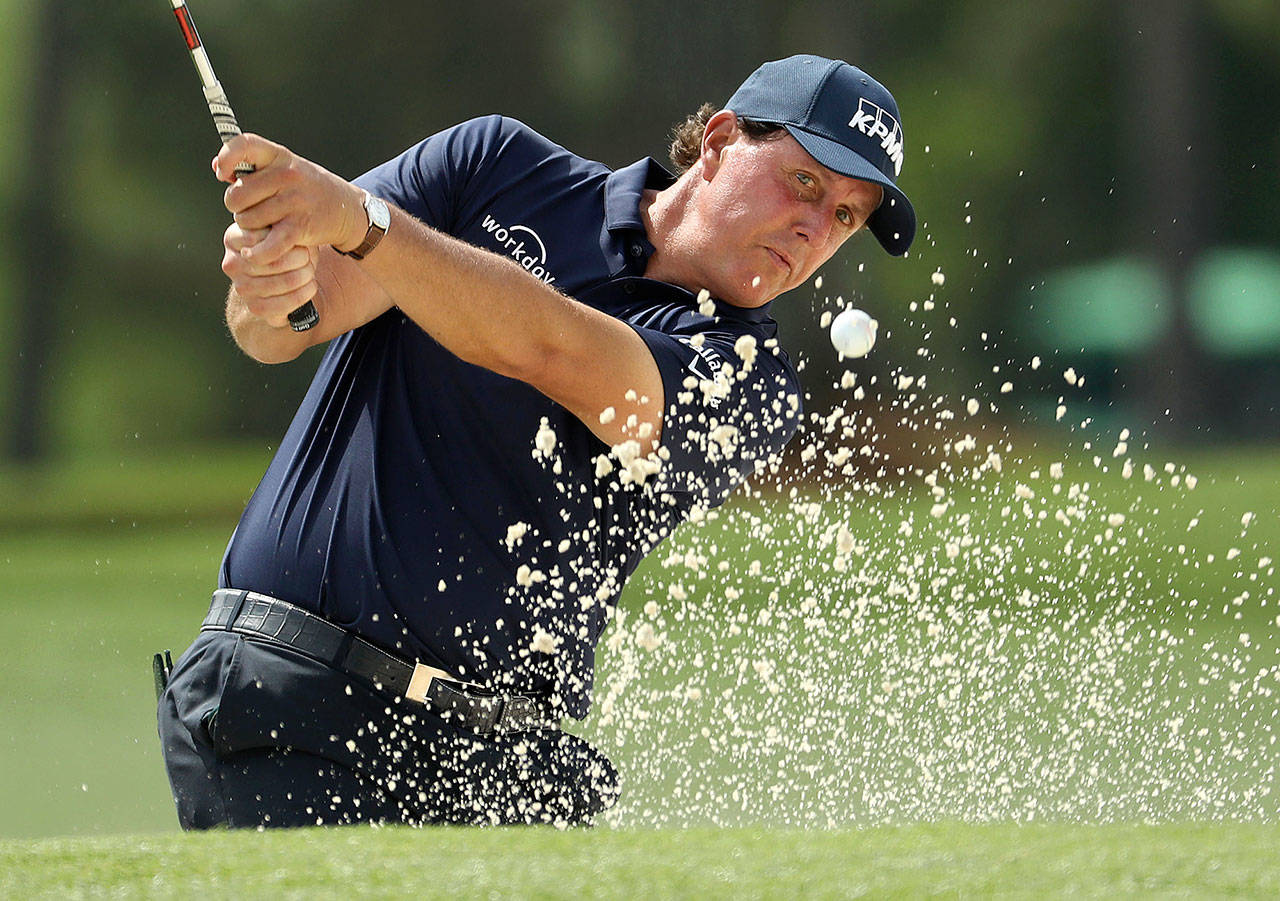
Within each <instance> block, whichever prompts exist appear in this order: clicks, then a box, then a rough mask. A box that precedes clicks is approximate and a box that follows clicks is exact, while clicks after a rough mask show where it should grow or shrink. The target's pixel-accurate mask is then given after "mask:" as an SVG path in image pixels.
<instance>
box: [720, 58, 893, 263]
mask: <svg viewBox="0 0 1280 901" xmlns="http://www.w3.org/2000/svg"><path fill="white" fill-rule="evenodd" d="M725 108H726V109H730V110H733V111H734V112H735V113H737V114H738V115H739V116H742V117H744V118H747V119H755V120H756V121H758V122H772V123H776V124H778V125H782V126H784V127H785V128H786V129H787V131H788V132H790V133H791V136H792V137H793V138H795V139H796V140H797V141H799V142H800V146H801V147H803V148H804V149H805V150H806V151H808V153H809V155H810V156H812V157H813V158H814V159H815V160H817V161H818V162H819V163H821V164H822V165H824V166H826V167H827V168H828V169H830V170H832V171H833V172H838V173H840V174H841V175H847V176H849V177H850V178H858V179H862V180H863V181H870V182H875V183H876V184H878V185H880V186H882V187H883V188H884V200H883V201H882V202H881V204H880V207H879V208H878V209H877V210H876V211H875V212H874V213H872V214H871V217H870V218H869V219H868V220H867V227H868V228H869V229H871V233H872V234H873V235H875V236H876V238H877V239H878V240H879V241H880V244H881V246H882V247H884V249H885V250H887V251H889V253H891V254H893V255H894V256H901V255H902V254H904V253H906V252H907V248H909V247H910V246H911V241H912V239H914V238H915V236H916V211H915V209H914V208H913V207H912V206H911V201H909V200H907V195H906V194H903V193H902V192H901V191H900V190H898V185H897V180H898V176H899V175H900V174H901V173H902V118H901V116H899V114H898V104H896V103H895V102H894V100H893V95H892V94H890V93H889V92H888V90H886V89H885V86H884V85H882V84H880V82H878V81H876V80H875V79H874V78H872V77H871V76H870V75H868V74H867V73H866V72H863V71H862V70H861V69H858V68H855V67H854V66H851V65H849V64H848V63H846V62H841V61H840V60H835V59H827V58H825V57H822V56H811V55H808V54H802V55H800V56H791V57H788V58H787V59H780V60H775V61H774V62H770V63H765V64H764V65H763V66H761V67H760V68H759V69H756V70H755V71H754V72H752V73H751V75H750V76H749V77H748V78H747V80H746V81H744V82H743V83H742V86H741V87H740V88H738V90H737V91H735V92H734V94H733V96H732V97H730V98H729V102H728V103H726V104H725Z"/></svg>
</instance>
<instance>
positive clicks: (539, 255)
mask: <svg viewBox="0 0 1280 901" xmlns="http://www.w3.org/2000/svg"><path fill="white" fill-rule="evenodd" d="M480 225H481V227H482V228H484V230H485V232H487V233H488V234H489V235H490V236H491V237H492V238H493V240H494V242H495V243H496V244H497V245H498V250H499V252H500V253H506V254H508V255H509V256H510V257H511V258H512V259H513V260H515V261H516V262H517V263H519V264H520V265H521V266H523V267H524V269H525V270H526V271H527V272H529V273H531V274H532V275H534V276H535V277H537V278H540V279H542V280H543V281H544V282H546V283H547V284H548V285H550V284H551V283H553V282H554V281H555V280H556V277H555V276H554V275H552V274H551V273H550V272H548V271H547V245H546V244H543V243H542V238H540V237H538V233H537V232H536V231H534V230H533V229H531V228H529V226H527V225H512V226H510V227H508V226H505V225H503V224H502V223H501V222H499V221H498V220H497V219H494V218H493V217H492V216H490V215H489V214H488V213H485V214H484V219H482V220H481V221H480Z"/></svg>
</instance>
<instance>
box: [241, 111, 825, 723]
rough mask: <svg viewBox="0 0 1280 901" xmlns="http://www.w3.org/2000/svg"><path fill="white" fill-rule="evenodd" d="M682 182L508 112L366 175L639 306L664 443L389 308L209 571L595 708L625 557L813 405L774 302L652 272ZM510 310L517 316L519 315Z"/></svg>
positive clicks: (467, 234)
mask: <svg viewBox="0 0 1280 901" xmlns="http://www.w3.org/2000/svg"><path fill="white" fill-rule="evenodd" d="M671 182H672V178H671V176H670V175H669V174H668V173H667V172H666V171H664V170H663V169H662V167H661V166H659V165H658V164H657V163H655V162H654V161H653V160H649V159H646V160H642V161H640V162H638V163H635V164H633V165H631V166H628V167H626V168H624V169H620V170H618V171H616V172H611V171H610V170H609V169H608V168H607V167H606V166H604V165H602V164H600V163H596V162H591V161H589V160H585V159H582V158H581V157H578V156H576V155H574V154H572V153H570V152H568V151H567V150H565V149H564V148H562V147H559V146H557V145H555V144H553V143H551V142H550V141H548V140H547V139H546V138H544V137H542V136H541V135H539V134H537V133H536V132H534V131H532V130H531V129H529V128H528V127H526V126H524V125H522V124H521V123H519V122H516V121H514V120H512V119H508V118H503V117H500V116H491V117H487V118H482V119H475V120H472V121H470V122H466V123H463V124H462V125H458V126H456V127H454V128H451V129H449V130H447V131H444V132H441V133H439V134H437V135H434V136H432V137H430V138H427V139H426V140H425V141H423V142H422V143H420V144H418V145H417V146H415V147H413V148H411V149H409V150H408V151H406V152H405V153H403V154H402V155H400V156H399V157H397V158H395V159H393V160H391V161H390V162H388V163H386V164H384V165H382V166H380V167H378V168H376V169H374V170H373V171H371V172H369V173H367V174H366V175H364V176H363V177H361V178H360V179H359V180H358V184H360V185H361V186H362V187H364V188H366V189H368V190H369V191H371V192H372V193H373V194H375V195H377V196H380V197H382V198H384V199H386V200H388V201H389V202H392V203H395V204H396V205H398V206H400V207H401V208H403V209H404V210H406V211H407V212H409V213H411V214H413V215H414V216H416V217H418V218H419V219H421V220H422V221H423V222H425V223H427V224H428V225H430V226H432V227H434V228H437V229H439V230H441V231H444V232H447V233H449V234H452V235H455V236H457V237H459V238H461V239H463V240H466V241H468V242H470V243H472V244H474V245H476V246H477V247H481V248H484V249H486V250H489V251H492V252H494V253H498V254H502V255H504V256H508V257H510V258H511V259H513V260H515V261H516V262H517V263H518V264H519V265H520V266H522V267H523V268H524V269H525V270H527V271H528V272H529V274H530V275H531V277H534V278H538V279H541V280H542V281H544V282H546V283H547V284H548V285H550V286H552V287H553V288H555V289H557V290H559V291H561V292H563V293H565V294H567V295H569V296H571V297H573V298H575V299H577V300H578V301H580V302H582V303H585V304H589V305H590V306H592V307H595V308H597V309H599V310H602V311H604V312H606V313H608V314H609V315H612V316H615V317H617V318H618V319H621V320H622V321H624V322H626V323H628V324H629V325H630V326H631V327H632V328H634V329H635V330H636V332H637V333H638V334H639V335H640V337H641V338H642V339H643V340H644V341H645V343H646V344H647V345H648V347H649V349H650V350H651V351H652V353H653V356H654V359H655V360H656V361H657V364H658V368H659V370H660V372H661V374H662V384H663V390H664V392H665V397H664V409H665V413H664V419H663V431H662V446H661V448H660V449H659V452H658V454H657V456H656V457H655V458H652V459H650V460H647V461H646V460H643V459H642V460H639V461H637V460H635V459H633V457H634V454H632V453H630V452H629V451H628V449H627V448H619V449H611V448H610V447H609V446H608V445H606V444H605V443H604V442H602V441H600V440H599V439H598V438H596V437H595V435H593V434H592V433H591V431H590V430H589V429H588V428H587V427H586V426H585V425H584V424H583V423H582V422H580V421H579V420H578V419H577V418H576V417H574V416H573V415H572V414H571V413H569V412H568V411H567V410H565V409H564V408H563V407H561V406H559V405H558V404H556V403H555V402H553V401H551V400H550V399H548V398H547V397H545V396H544V395H543V394H541V393H540V392H538V391H537V390H536V389H534V388H533V387H531V386H529V385H527V384H525V383H523V382H519V381H516V380H513V379H509V378H506V377H504V376H501V375H498V374H496V373H493V372H490V371H488V370H486V369H483V368H480V367H477V366H474V365H472V364H469V363H465V362H463V361H462V360H460V359H458V358H457V357H455V356H454V355H453V354H452V353H450V352H449V351H448V350H446V349H445V348H444V347H442V346H441V345H440V344H439V343H437V342H436V341H435V340H434V339H432V337H431V336H430V335H428V334H427V333H426V332H424V331H423V330H422V329H421V328H419V327H418V326H417V325H416V324H415V323H414V322H413V321H412V320H410V319H409V318H408V317H406V316H405V315H404V314H403V313H402V312H400V310H399V309H397V308H393V309H391V310H390V311H388V312H387V313H385V314H384V315H382V316H380V317H379V318H377V319H376V320H374V321H372V322H370V323H368V324H367V325H364V326H362V327H361V328H358V329H355V330H353V331H351V332H348V333H347V334H345V335H342V336H340V337H338V338H335V339H334V340H333V341H332V342H330V344H329V347H328V349H327V351H326V353H325V355H324V358H323V360H322V361H321V363H320V367H319V369H318V371H317V372H316V375H315V379H314V381H313V382H312V384H311V387H310V389H309V390H308V392H307V394H306V397H305V398H304V399H303V401H302V405H301V406H300V407H299V409H298V412H297V414H296V415H295V417H294V419H293V422H292V424H291V425H290V427H289V430H288V432H287V433H286V435H285V437H284V439H283V441H282V442H281V445H280V448H279V450H278V451H277V453H276V455H275V458H274V459H273V460H272V462H271V465H270V466H269V468H268V469H267V472H266V475H265V476H264V477H263V480H262V483H261V484H260V485H259V486H258V488H257V490H256V491H255V492H254V494H253V497H252V498H251V499H250V501H249V504H248V507H247V509H246V510H245V512H244V515H243V517H242V518H241V520H240V523H239V525H238V526H237V528H236V531H235V533H234V535H233V536H232V538H231V541H230V544H229V545H228V547H227V552H226V556H225V558H224V560H223V564H222V570H221V574H220V579H219V583H220V585H222V586H223V587H233V588H246V589H252V590H254V591H260V592H263V593H265V594H269V595H273V596H275V597H278V598H282V599H284V600H287V601H290V602H292V603H294V604H298V605H300V606H302V607H305V608H308V609H310V610H313V611H315V612H316V613H318V614H319V615H321V616H323V617H325V618H326V619H328V620H330V621H331V622H335V623H338V624H340V625H342V626H345V627H347V628H349V629H352V630H353V631H356V632H358V633H360V634H361V635H363V636H365V637H366V638H368V639H369V640H371V641H374V642H376V643H378V644H380V645H382V646H383V647H385V648H387V649H388V650H391V651H393V652H395V653H397V654H399V655H401V656H402V657H405V658H410V659H415V658H416V659H422V660H424V661H427V662H431V663H434V664H435V665H437V666H442V667H444V668H445V669H447V670H449V671H450V672H452V673H454V674H455V675H457V676H458V677H460V678H463V679H466V680H469V681H474V682H478V683H481V684H485V685H488V686H491V687H493V688H495V689H503V688H506V689H514V690H524V691H529V690H550V691H552V693H553V697H555V698H557V699H558V701H559V703H560V704H561V705H562V709H563V712H564V713H565V714H566V715H569V716H575V717H582V716H584V715H585V714H586V711H587V708H588V705H589V703H590V689H591V682H592V669H593V662H594V648H595V645H596V642H597V640H598V639H599V636H600V633H601V632H602V631H603V629H604V627H605V625H606V623H607V621H608V617H609V616H610V614H611V613H612V609H613V605H614V604H615V603H616V600H617V596H618V594H619V592H620V591H621V589H622V585H623V583H624V582H625V580H626V578H627V577H628V576H629V575H630V574H631V573H632V571H633V570H634V569H635V568H636V566H637V565H638V563H639V562H640V560H641V559H642V558H643V557H644V555H645V554H647V553H648V552H649V551H651V550H652V549H653V548H654V547H655V546H656V545H657V544H658V543H659V542H661V541H662V539H663V538H664V537H665V536H666V535H667V534H669V533H670V531H671V530H672V529H673V528H674V527H675V526H676V525H677V524H679V523H680V522H681V521H682V520H683V519H685V518H686V517H687V516H688V514H689V511H690V509H692V508H693V507H694V506H704V507H706V506H714V505H716V504H718V503H721V502H722V501H723V500H724V499H725V497H726V496H727V495H728V493H729V492H730V491H731V490H732V488H733V487H734V485H736V484H738V483H739V482H740V481H741V480H742V479H743V478H744V477H745V476H747V475H749V474H750V473H751V472H752V470H753V469H754V468H756V467H757V466H761V465H763V464H764V463H765V462H766V461H767V460H768V458H769V457H770V455H772V454H774V453H776V452H777V451H778V450H780V449H781V448H782V446H783V445H784V444H785V443H786V442H787V440H788V439H789V438H790V437H791V435H792V434H793V433H794V432H795V429H796V427H797V424H798V422H799V419H800V395H801V392H800V387H799V383H798V379H797V377H796V374H795V370H794V369H793V368H792V366H791V363H790V362H789V361H788V359H787V357H786V355H785V354H784V353H783V352H782V351H781V350H780V349H779V348H778V347H777V341H776V333H777V325H776V323H775V322H774V321H773V320H772V319H771V318H769V312H768V308H767V307H761V308H758V309H754V310H745V309H739V308H737V307H733V306H731V305H728V304H724V303H720V302H718V301H717V302H716V303H715V311H714V314H713V315H710V316H708V315H704V314H703V313H701V312H699V309H698V303H697V299H696V298H695V297H694V296H693V295H692V294H691V293H690V292H688V291H686V290H684V289H683V288H679V287H676V286H673V285H669V284H666V283H663V282H659V281H655V280H652V279H646V278H644V277H643V272H644V269H645V265H646V263H647V261H648V258H649V256H650V254H651V253H652V252H653V247H652V245H651V244H650V243H649V241H648V239H647V238H646V235H645V230H644V225H643V222H642V219H641V216H640V203H641V198H642V194H643V192H644V191H645V190H646V189H650V188H653V189H662V188H664V187H666V186H667V185H669V184H671ZM509 326H510V332H511V340H513V341H518V340H520V333H521V328H520V322H519V321H513V322H511V323H509ZM552 438H554V443H552V441H551V440H550V439H552ZM654 470H656V472H655V471H654Z"/></svg>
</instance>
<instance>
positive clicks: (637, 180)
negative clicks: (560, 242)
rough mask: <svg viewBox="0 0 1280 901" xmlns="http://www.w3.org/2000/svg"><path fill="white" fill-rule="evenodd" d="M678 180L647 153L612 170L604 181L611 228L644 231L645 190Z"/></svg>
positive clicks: (608, 220)
mask: <svg viewBox="0 0 1280 901" xmlns="http://www.w3.org/2000/svg"><path fill="white" fill-rule="evenodd" d="M675 180H676V179H675V176H674V175H672V174H671V173H670V172H668V171H667V170H666V169H664V168H663V167H662V165H661V164H660V163H659V162H658V161H657V160H655V159H654V158H653V157H645V158H644V159H642V160H639V161H637V162H634V163H632V164H631V165H630V166H627V167H626V168H623V169H619V170H617V171H616V172H613V173H612V174H610V175H609V177H608V178H607V179H606V180H605V183H604V222H605V227H606V228H608V229H609V231H616V230H618V229H639V230H641V231H644V220H643V219H641V218H640V201H641V200H642V199H643V197H644V192H645V191H646V190H647V189H649V188H653V189H654V190H657V191H661V190H662V189H663V188H667V187H670V186H671V185H673V184H675Z"/></svg>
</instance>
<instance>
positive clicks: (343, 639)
mask: <svg viewBox="0 0 1280 901" xmlns="http://www.w3.org/2000/svg"><path fill="white" fill-rule="evenodd" d="M200 630H201V631H202V632H208V631H216V630H225V631H228V632H236V633H239V634H241V635H252V636H255V637H258V638H265V639H267V640H268V641H271V642H274V643H276V644H280V645H284V646H285V647H289V648H293V649H294V650H296V651H301V652H302V653H303V654H306V655H307V656H308V657H311V658H312V659H314V660H317V661H319V662H321V663H324V664H326V665H328V666H330V667H332V668H333V669H336V670H338V671H339V672H343V673H346V674H348V675H351V676H355V677H356V678H358V679H361V680H363V681H364V682H366V683H368V684H369V685H371V686H372V687H373V688H375V689H376V690H378V691H381V692H384V693H388V694H391V695H394V696H396V697H403V698H406V699H408V700H410V701H416V702H418V703H419V704H425V705H426V706H428V707H431V708H432V709H434V710H435V711H436V712H438V713H439V714H440V715H441V716H443V717H444V718H445V719H446V720H448V721H450V722H453V723H455V724H457V725H461V726H462V727H464V728H466V729H470V730H471V731H472V732H476V733H479V734H481V735H484V734H489V733H493V732H522V731H525V730H529V729H558V728H560V722H559V719H558V718H556V717H554V716H553V715H552V714H551V712H550V710H549V708H548V703H547V701H546V699H545V698H544V697H543V696H541V695H531V694H509V695H498V694H493V693H490V692H486V691H484V690H483V689H480V688H478V687H477V686H473V685H469V684H468V683H466V682H462V681H460V680H458V679H455V678H454V677H452V676H451V675H449V674H448V673H447V672H445V671H444V670H442V669H438V668H436V667H433V666H427V665H426V664H424V663H407V662H405V661H403V660H401V659H400V658H398V657H394V656H392V655H391V654H388V653H387V652H386V651H384V650H382V649H381V648H379V647H377V646H376V645H373V644H370V643H369V642H367V641H365V640H364V639H363V638H361V637H359V636H358V635H354V634H352V633H351V632H348V631H347V630H346V629H343V628H341V627H339V626H335V625H334V624H333V623H331V622H329V621H327V620H324V619H321V618H320V617H318V616H316V615H315V614H314V613H311V612H310V611H308V610H304V609H302V608H301V607H297V606H295V605H293V604H290V603H288V602H287V601H281V600H278V599H276V598H273V597H268V596H267V595H265V594H258V593H257V592H255V591H242V590H239V589H233V588H219V589H218V590H217V591H215V592H214V593H213V603H212V604H211V605H210V606H209V615H208V616H206V617H205V618H204V622H203V623H202V624H201V626H200Z"/></svg>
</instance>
